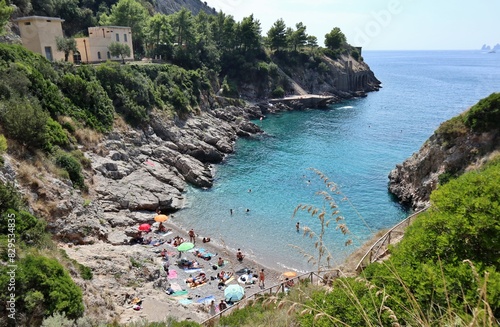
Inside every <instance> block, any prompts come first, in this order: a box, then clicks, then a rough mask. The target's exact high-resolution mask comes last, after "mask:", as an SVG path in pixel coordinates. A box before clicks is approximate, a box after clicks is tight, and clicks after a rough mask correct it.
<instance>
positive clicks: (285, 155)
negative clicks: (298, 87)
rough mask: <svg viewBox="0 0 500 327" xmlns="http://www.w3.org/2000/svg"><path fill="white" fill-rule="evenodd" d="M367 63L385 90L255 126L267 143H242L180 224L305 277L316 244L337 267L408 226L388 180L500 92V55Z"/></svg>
mask: <svg viewBox="0 0 500 327" xmlns="http://www.w3.org/2000/svg"><path fill="white" fill-rule="evenodd" d="M363 58H364V61H365V62H366V63H367V64H368V65H369V66H370V68H371V69H372V71H373V72H374V73H375V76H376V77H377V78H378V79H379V80H380V81H381V82H382V88H381V89H380V90H379V91H378V92H371V93H368V95H367V96H366V97H364V98H356V99H351V100H347V101H344V102H341V103H336V104H333V105H330V106H329V107H328V108H326V109H322V110H318V109H307V110H303V111H293V112H284V113H278V114H272V115H269V116H267V117H266V118H265V119H263V120H262V121H255V123H256V124H258V125H259V126H260V127H261V128H262V129H263V130H264V131H265V133H264V134H263V135H261V136H258V137H255V138H251V139H243V138H242V139H239V140H238V141H237V143H236V147H235V152H234V153H233V154H231V155H229V156H228V157H227V158H226V159H225V160H224V162H223V163H222V164H219V165H216V167H215V182H214V186H213V187H212V188H210V189H199V188H194V187H191V188H189V189H188V191H187V192H186V194H185V195H186V198H187V200H186V208H185V209H183V210H181V211H179V212H177V213H175V214H174V218H173V220H174V221H175V222H176V223H177V224H178V225H180V226H182V227H183V228H185V229H186V230H189V229H190V228H194V229H195V231H196V233H197V234H198V235H199V236H201V237H210V238H211V240H212V241H213V242H218V243H220V245H222V246H223V248H224V249H225V250H224V251H223V253H219V255H221V256H223V257H227V256H230V257H231V258H232V257H234V256H235V252H236V249H238V248H241V251H242V252H243V253H244V254H245V255H247V257H248V258H251V259H254V260H257V261H259V262H261V263H262V264H264V265H265V266H268V267H270V268H273V269H277V270H296V271H299V272H307V271H312V270H315V269H317V267H318V261H317V260H318V257H319V245H321V244H323V245H324V248H325V249H326V253H327V254H329V257H330V258H331V262H330V264H331V265H338V264H341V263H342V262H343V261H344V260H345V259H346V258H347V256H348V255H349V254H350V253H352V252H353V251H354V250H356V249H357V248H358V247H360V246H361V245H362V244H363V243H364V242H366V241H367V240H369V239H370V238H372V237H373V236H374V235H375V234H376V233H377V232H379V231H381V230H384V229H388V228H390V227H392V226H393V225H395V224H397V223H398V222H400V221H401V220H403V219H404V218H406V217H407V216H408V215H409V214H410V213H411V212H410V210H409V208H405V207H403V206H401V205H400V204H399V203H398V202H397V200H395V199H394V198H393V196H392V195H391V194H390V193H389V192H388V189H387V185H388V174H389V172H390V171H391V170H392V169H394V168H395V166H396V165H397V164H400V163H402V162H403V161H404V160H405V159H406V158H408V157H410V156H411V155H412V154H413V153H414V152H417V151H418V150H419V148H420V147H421V146H422V144H423V143H424V142H425V141H426V140H427V139H428V138H429V137H430V136H431V135H432V133H433V132H434V131H435V130H436V128H437V127H438V126H439V125H440V124H441V123H443V122H444V121H446V120H448V119H450V118H452V117H454V116H456V115H457V114H459V113H461V112H463V111H464V110H466V109H467V108H469V107H470V106H472V105H474V104H475V103H476V102H477V101H478V100H480V99H482V98H484V97H486V96H488V95H490V94H491V93H493V92H500V54H498V53H484V52H481V51H472V50H471V51H364V52H363ZM325 179H327V180H326V181H325ZM328 183H333V184H328ZM332 204H333V205H332ZM304 206H305V207H306V209H309V208H311V210H309V211H308V210H302V208H304ZM298 208H299V210H298V211H296V209H298ZM314 209H317V210H318V213H317V214H313V211H314ZM321 212H325V214H324V215H322V218H320V215H319V213H321ZM297 222H299V223H300V230H299V231H298V232H297V230H296V224H297ZM304 230H306V231H308V232H307V233H305V234H304ZM325 256H326V255H323V258H325ZM323 264H325V263H324V262H323Z"/></svg>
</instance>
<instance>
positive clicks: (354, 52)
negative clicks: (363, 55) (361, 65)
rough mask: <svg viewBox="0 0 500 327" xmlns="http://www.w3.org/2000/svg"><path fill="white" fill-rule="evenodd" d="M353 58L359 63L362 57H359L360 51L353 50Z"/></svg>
mask: <svg viewBox="0 0 500 327" xmlns="http://www.w3.org/2000/svg"><path fill="white" fill-rule="evenodd" d="M351 56H352V57H353V58H354V60H356V61H359V58H360V55H359V52H358V50H352V51H351Z"/></svg>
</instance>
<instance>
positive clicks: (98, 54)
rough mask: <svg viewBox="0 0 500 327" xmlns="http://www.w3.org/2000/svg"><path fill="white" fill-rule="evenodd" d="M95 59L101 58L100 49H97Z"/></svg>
mask: <svg viewBox="0 0 500 327" xmlns="http://www.w3.org/2000/svg"><path fill="white" fill-rule="evenodd" d="M97 59H99V60H101V51H97Z"/></svg>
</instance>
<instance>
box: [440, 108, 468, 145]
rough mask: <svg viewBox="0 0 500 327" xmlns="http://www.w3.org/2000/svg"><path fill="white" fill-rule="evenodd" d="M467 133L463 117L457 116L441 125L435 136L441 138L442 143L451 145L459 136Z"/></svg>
mask: <svg viewBox="0 0 500 327" xmlns="http://www.w3.org/2000/svg"><path fill="white" fill-rule="evenodd" d="M467 131H468V128H467V126H466V125H465V123H464V117H463V115H459V116H455V117H453V118H451V119H450V120H447V121H445V122H444V123H442V124H441V125H440V126H439V127H438V129H437V130H436V132H435V134H436V135H439V136H441V137H442V138H443V140H444V142H447V143H448V144H450V145H453V144H454V140H455V139H456V138H457V137H459V136H463V135H465V134H467Z"/></svg>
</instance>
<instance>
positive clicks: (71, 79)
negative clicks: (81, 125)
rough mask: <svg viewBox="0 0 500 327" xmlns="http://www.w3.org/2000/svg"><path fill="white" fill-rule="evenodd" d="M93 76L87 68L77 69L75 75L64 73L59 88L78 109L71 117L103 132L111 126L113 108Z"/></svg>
mask: <svg viewBox="0 0 500 327" xmlns="http://www.w3.org/2000/svg"><path fill="white" fill-rule="evenodd" d="M94 74H95V73H94V72H91V71H89V70H88V69H87V68H83V67H82V68H79V69H78V70H77V71H76V74H73V73H66V74H65V75H64V76H63V78H62V79H61V81H60V87H61V90H62V91H63V92H64V94H65V95H66V96H67V97H68V99H69V100H70V101H71V103H72V104H73V105H74V106H75V107H77V108H79V110H75V112H74V113H73V114H72V116H74V117H76V118H77V119H79V120H80V121H84V122H85V123H86V124H87V125H88V126H89V127H91V128H94V129H96V130H97V131H102V132H104V131H108V130H110V129H111V127H112V126H113V114H114V108H113V103H112V101H111V99H110V98H109V97H108V94H107V93H106V91H105V89H104V88H103V86H102V85H101V84H100V83H99V81H98V80H97V79H96V77H95V75H94Z"/></svg>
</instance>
